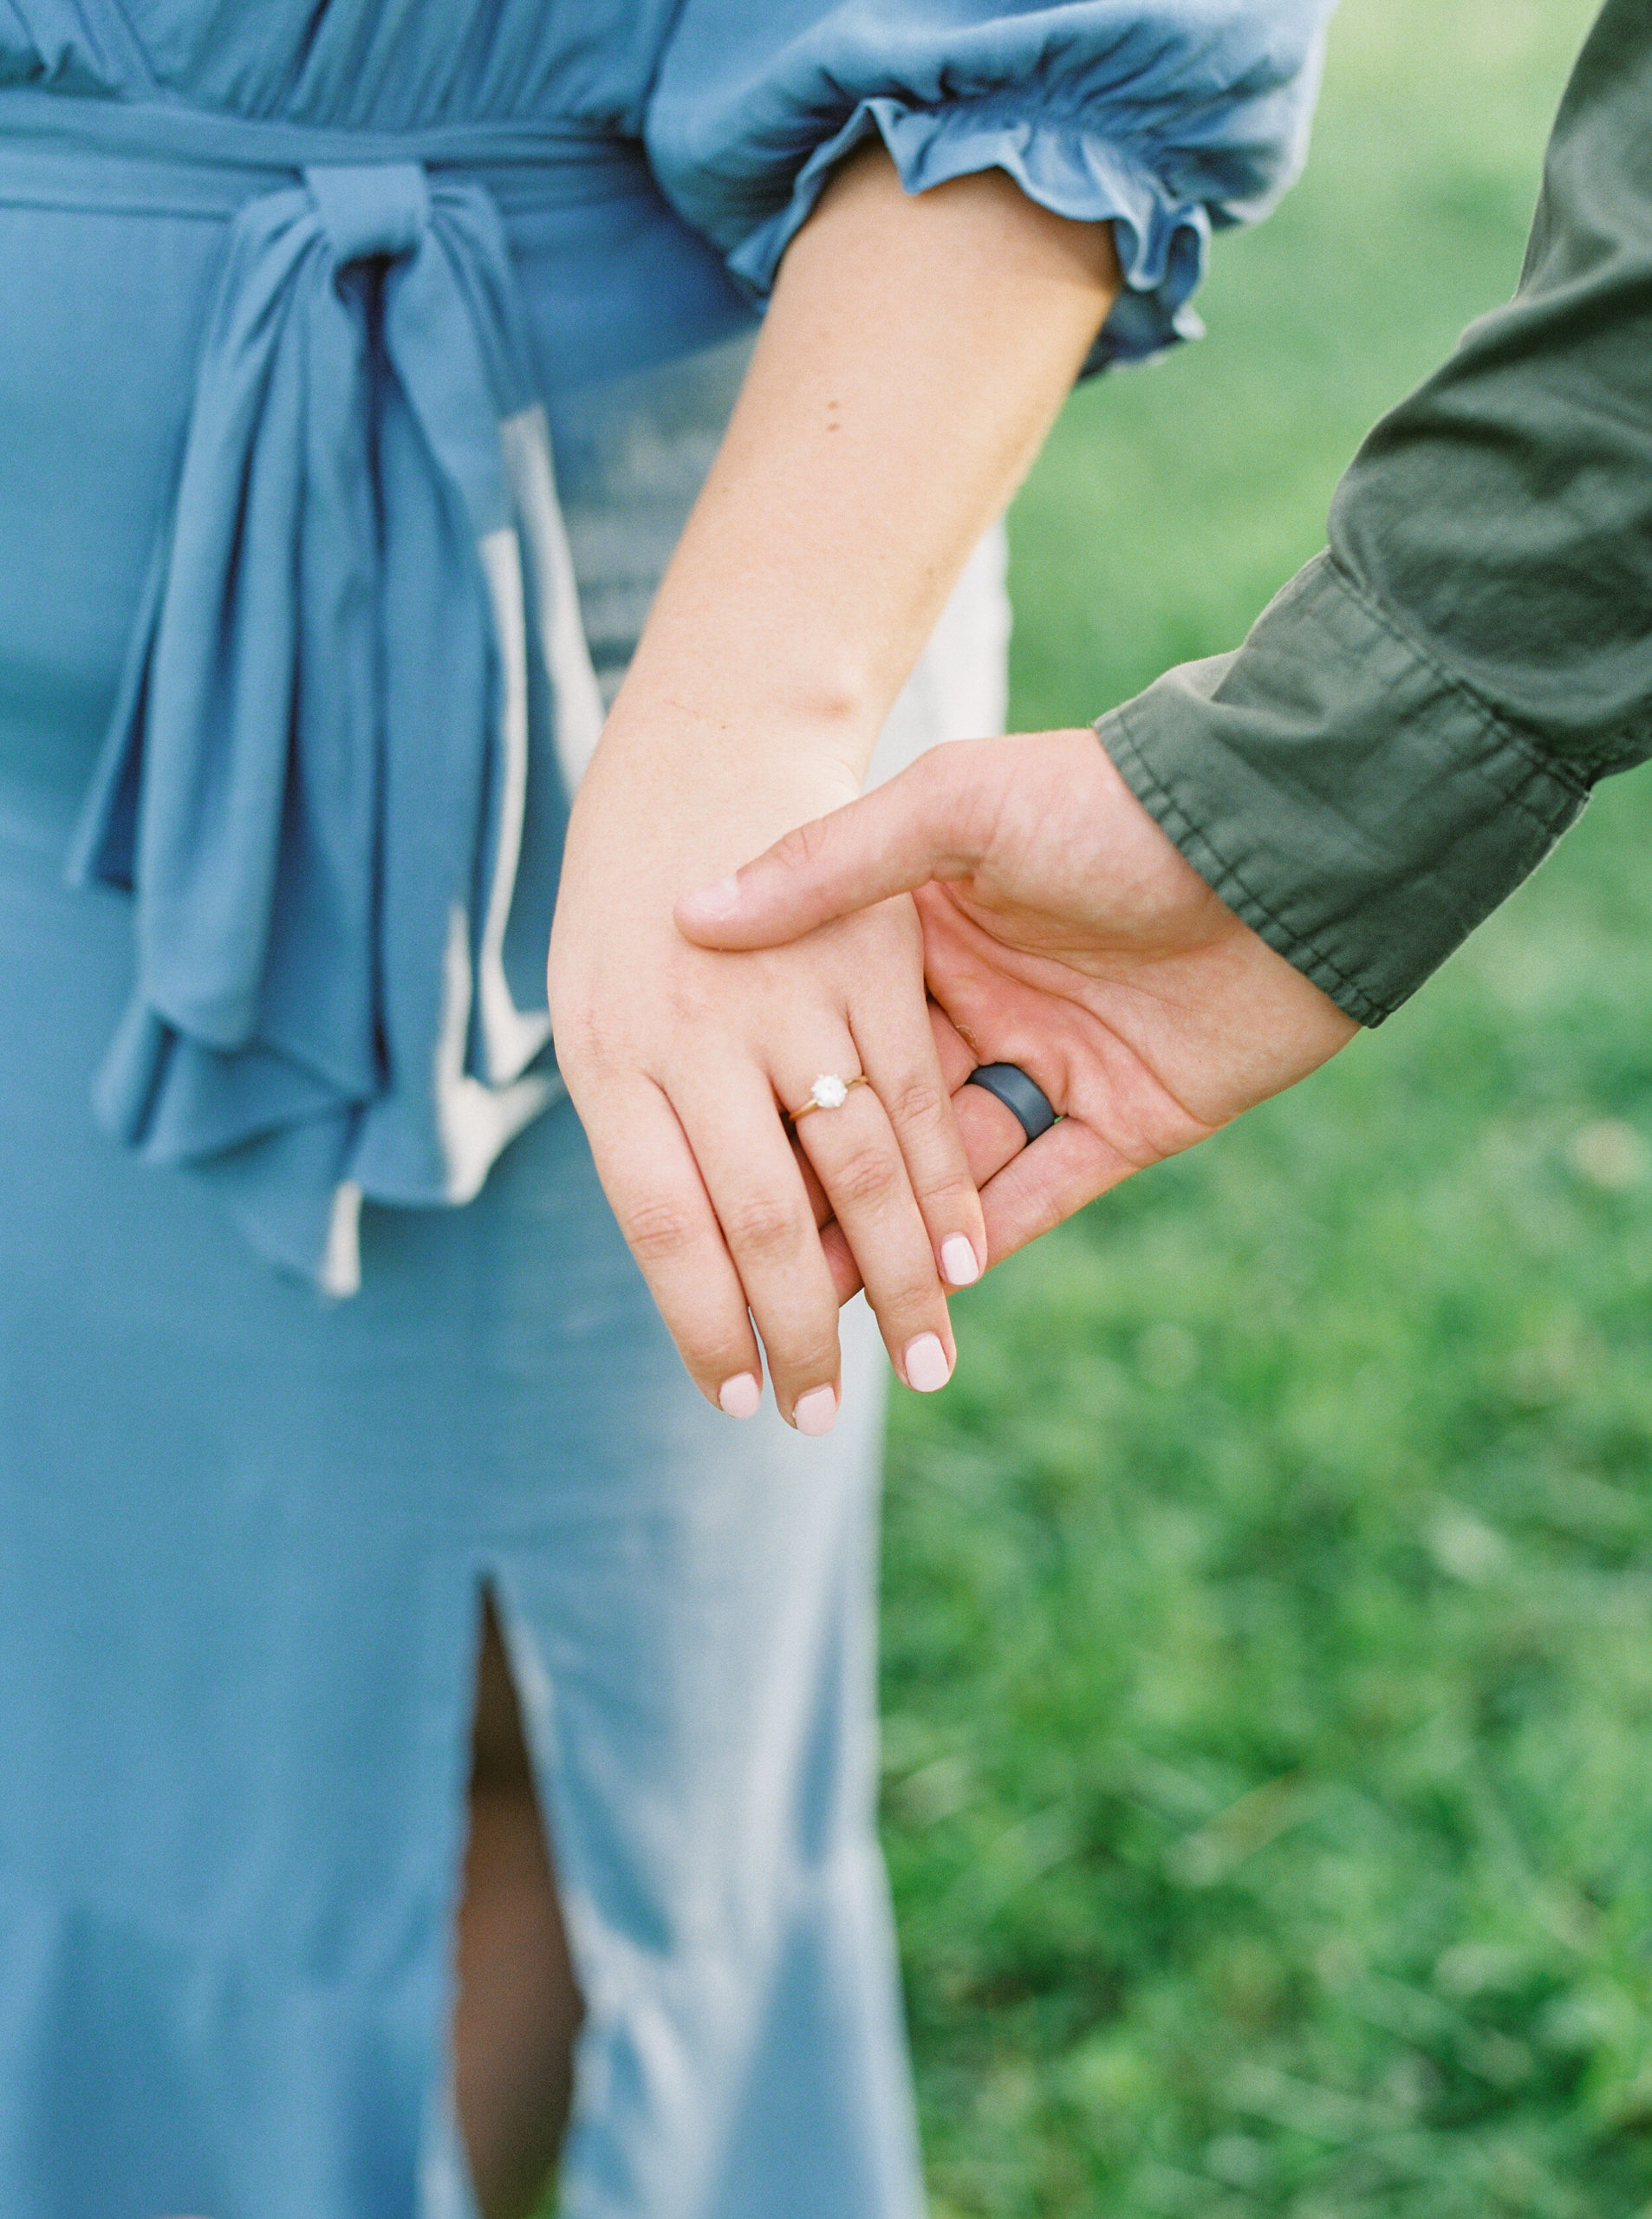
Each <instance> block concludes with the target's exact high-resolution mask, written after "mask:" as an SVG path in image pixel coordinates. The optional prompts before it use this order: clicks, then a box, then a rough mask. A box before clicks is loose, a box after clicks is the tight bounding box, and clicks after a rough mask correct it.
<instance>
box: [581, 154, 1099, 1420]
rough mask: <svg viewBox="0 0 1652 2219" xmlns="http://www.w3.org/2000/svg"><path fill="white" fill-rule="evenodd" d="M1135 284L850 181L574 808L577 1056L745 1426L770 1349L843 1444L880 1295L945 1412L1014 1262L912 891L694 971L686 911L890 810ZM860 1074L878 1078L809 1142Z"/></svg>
mask: <svg viewBox="0 0 1652 2219" xmlns="http://www.w3.org/2000/svg"><path fill="white" fill-rule="evenodd" d="M1118 285H1119V270H1118V263H1117V260H1116V257H1115V254H1114V251H1113V243H1112V237H1111V233H1110V231H1109V229H1108V227H1106V226H1105V225H1089V224H1078V223H1073V222H1070V221H1069V220H1068V219H1067V218H1064V217H1061V216H1057V215H1055V214H1053V213H1052V212H1051V211H1050V210H1048V209H1045V208H1041V207H1037V206H1036V205H1034V204H1033V203H1032V202H1031V200H1028V199H1026V198H1024V196H1023V194H1022V193H1021V192H1020V191H1019V189H1018V186H1017V185H1015V184H1014V183H1013V182H1012V180H1011V179H1010V178H1008V177H1007V176H1005V174H1004V173H1003V172H999V171H985V172H980V173H979V174H977V175H973V176H969V177H961V178H953V179H949V180H948V181H947V182H946V183H945V184H942V185H936V186H934V187H933V188H932V189H931V190H930V191H928V192H923V193H921V194H920V195H918V196H917V197H916V198H909V197H908V196H907V194H906V193H905V192H903V191H902V189H901V181H900V179H899V177H898V176H897V175H896V173H895V170H894V165H893V164H892V163H891V161H890V160H889V158H888V155H887V154H886V153H884V151H883V149H882V146H881V144H878V143H871V144H868V145H866V146H862V147H860V148H858V149H857V150H856V151H855V153H853V154H851V155H849V157H848V158H847V159H845V160H844V161H843V162H842V164H841V165H840V166H839V167H838V169H837V170H836V172H835V173H834V175H833V177H832V179H831V180H830V182H829V185H827V188H826V190H825V192H823V194H822V196H821V199H820V202H819V205H817V207H816V210H815V212H814V214H813V215H812V216H810V218H809V220H808V222H807V223H805V224H804V225H803V227H802V229H801V230H800V231H798V233H797V238H795V239H794V241H793V242H792V244H791V245H790V248H789V249H788V250H787V252H786V256H785V259H784V262H783V263H782V264H781V267H780V272H779V277H778V278H777V283H776V285H775V290H774V296H773V299H772V301H771V304H770V307H769V310H768V313H767V315H766V316H765V317H764V324H763V329H762V331H761V333H760V334H759V335H758V342H757V346H756V348H755V350H754V352H753V355H752V359H751V369H750V371H749V372H748V374H747V376H746V380H745V385H744V387H743V388H742V390H741V394H740V399H739V402H738V406H737V407H736V409H735V411H734V414H733V417H732V420H731V422H730V425H729V428H728V432H727V434H726V436H725V439H724V440H723V444H722V446H721V448H720V449H719V453H718V457H717V460H716V462H715V464H714V465H713V466H712V472H711V474H710V476H709V477H708V478H707V479H706V486H705V489H704V491H702V493H701V495H700V498H699V501H698V502H697V503H696V504H695V507H694V512H693V516H692V517H690V519H689V522H688V526H687V529H686V531H685V532H684V534H683V537H682V540H681V542H680V544H679V546H678V549H677V551H676V553H675V555H674V556H673V558H672V561H671V564H670V567H669V569H667V573H666V576H665V578H664V580H663V582H661V585H660V592H659V594H658V595H657V596H656V598H655V601H654V608H653V611H652V613H651V614H650V615H649V619H648V622H647V628H646V629H645V631H644V633H643V636H642V639H641V642H640V643H639V646H638V648H637V653H636V655H635V657H634V660H633V662H632V665H631V668H630V671H629V673H628V675H627V678H626V681H625V684H624V685H623V687H621V690H620V695H619V699H618V700H616V701H615V705H614V708H613V710H612V712H611V713H610V714H609V717H608V725H607V727H606V728H605V730H604V732H603V736H602V742H601V745H599V747H598V749H597V752H596V755H595V758H594V759H593V762H592V765H591V768H590V770H589V772H588V773H587V776H586V780H585V784H584V785H583V787H582V789H581V791H580V795H579V798H578V801H577V803H576V806H575V809H574V812H573V817H572V820H571V823H570V825H569V840H568V848H567V854H566V860H565V862H564V867H563V885H562V890H561V893H560V894H559V895H558V899H557V912H556V934H555V937H554V940H553V943H552V950H551V999H550V1006H551V1015H552V1019H553V1022H554V1025H555V1027H556V1051H557V1056H558V1059H559V1061H560V1063H561V1064H562V1067H563V1073H564V1075H565V1077H567V1080H568V1083H569V1090H570V1091H571V1093H572V1095H573V1096H574V1101H575V1104H576V1107H577V1109H579V1112H580V1115H581V1116H582V1118H583V1119H584V1121H585V1125H586V1129H587V1131H588V1132H589V1136H590V1138H591V1142H592V1145H593V1147H594V1149H595V1155H596V1162H597V1168H598V1169H599V1171H600V1172H601V1174H602V1181H603V1184H604V1186H605V1187H606V1188H607V1190H608V1198H609V1200H610V1201H612V1202H613V1204H614V1206H615V1209H616V1211H617V1212H618V1214H619V1217H620V1220H621V1224H622V1225H623V1227H624V1228H625V1231H626V1233H627V1236H628V1239H629V1240H630V1242H631V1246H632V1248H633V1250H634V1253H636V1255H637V1258H638V1260H639V1261H640V1262H641V1266H642V1267H643V1270H644V1271H645V1272H646V1273H647V1278H648V1281H649V1284H650V1285H651V1286H652V1287H653V1289H654V1293H655V1295H656V1297H657V1298H658V1299H659V1302H660V1308H661V1310H662V1311H664V1313H665V1316H666V1321H667V1324H668V1325H669V1326H670V1327H671V1330H672V1332H673V1335H674V1336H675V1337H676V1340H677V1344H678V1346H679V1347H680V1349H681V1350H682V1352H683V1355H684V1357H685V1358H686V1362H687V1364H688V1368H689V1370H690V1371H691V1372H692V1373H693V1376H694V1378H695V1379H696V1381H697V1382H698V1383H699V1385H700V1387H701V1389H702V1390H703V1391H704V1392H705V1393H706V1395H707V1396H710V1397H711V1398H712V1400H714V1401H718V1402H721V1404H722V1406H723V1407H724V1409H731V1410H737V1411H739V1410H749V1409H755V1408H756V1405H757V1399H758V1380H759V1378H760V1372H759V1370H758V1345H757V1339H756V1338H755V1337H754V1336H753V1331H752V1327H753V1324H754V1323H755V1325H756V1328H757V1333H758V1335H760V1336H761V1337H762V1340H763V1342H764V1347H765V1349H766V1350H767V1352H768V1357H769V1364H770V1370H771V1374H772V1376H773V1379H774V1383H775V1390H776V1394H777V1399H778V1401H779V1403H780V1408H781V1409H782V1411H783V1413H784V1415H786V1416H787V1417H788V1418H790V1420H791V1421H792V1422H793V1423H794V1424H796V1425H798V1426H799V1427H801V1428H803V1430H804V1431H807V1432H824V1430H825V1429H826V1427H827V1426H828V1425H829V1423H830V1422H831V1420H832V1418H833V1416H834V1415H836V1408H837V1380H838V1367H837V1332H836V1311H837V1303H838V1300H839V1298H841V1297H842V1295H843V1294H846V1293H847V1292H849V1290H850V1288H851V1287H852V1285H853V1284H854V1280H855V1276H856V1275H857V1272H858V1274H859V1275H860V1276H862V1277H863V1278H864V1279H865V1281H866V1285H867V1290H868V1294H869V1296H870V1297H871V1300H872V1304H873V1307H874V1308H875V1311H877V1313H878V1318H879V1320H880V1323H881V1325H882V1328H883V1333H884V1337H885V1339H886V1341H887V1342H888V1347H889V1351H890V1354H891V1356H892V1357H894V1362H895V1368H896V1370H898V1371H899V1372H900V1373H901V1376H902V1377H903V1378H905V1379H906V1380H907V1383H909V1384H910V1385H912V1386H914V1387H920V1386H921V1387H931V1386H937V1387H938V1386H940V1384H941V1383H943V1381H944V1379H945V1378H946V1375H947V1373H948V1372H950V1370H951V1369H952V1361H953V1339H952V1334H951V1331H950V1330H949V1328H948V1326H947V1323H946V1302H945V1298H944V1296H943V1294H942V1292H941V1284H940V1276H939V1273H938V1268H937V1266H938V1262H939V1261H940V1259H941V1258H942V1257H943V1256H944V1257H945V1258H946V1264H947V1266H948V1267H949V1272H950V1277H951V1279H952V1282H953V1284H954V1285H958V1284H961V1283H964V1282H966V1281H967V1280H968V1279H972V1278H973V1277H974V1276H975V1275H976V1272H977V1271H978V1270H979V1266H980V1263H981V1261H982V1260H983V1259H984V1256H985V1246H984V1236H983V1228H982V1221H981V1218H980V1214H979V1203H978V1200H977V1197H976V1194H975V1192H974V1188H973V1187H972V1183H971V1182H970V1180H969V1178H968V1174H967V1168H966V1163H965V1159H964V1154H963V1148H962V1143H961V1141H960V1140H959V1136H958V1135H957V1133H956V1131H955V1129H954V1126H953V1111H952V1109H951V1108H950V1107H949V1105H948V1101H947V1095H946V1084H945V1083H944V1080H943V1077H942V1074H941V1071H940V1065H939V1062H938V1060H937V1056H936V1050H935V1044H934V1041H933V1036H932V1034H931V1031H930V1027H929V1021H928V1018H927V1014H926V1012H925V1005H924V998H923V986H922V967H921V949H920V933H919V928H918V924H917V921H916V916H915V914H914V909H913V906H912V903H911V901H910V899H909V898H908V897H907V896H906V895H900V896H899V897H898V898H895V899H892V900H891V901H889V902H888V903H887V904H885V905H882V906H881V907H879V908H873V909H872V910H871V911H870V912H869V913H868V914H866V915H864V916H860V917H856V918H853V919H849V918H846V919H844V920H843V921H842V922H841V923H839V924H837V925H836V926H834V927H832V928H831V929H830V930H829V931H826V932H823V933H820V934H816V935H814V936H813V937H812V938H811V939H810V942H809V944H808V945H807V946H806V947H797V948H790V949H785V950H779V951H777V952H776V953H774V954H773V955H771V956H764V957H762V958H760V959H754V958H752V957H751V956H727V955H718V954H714V953H711V952H710V951H708V950H706V949H704V948H695V947H691V946H690V945H689V944H688V943H687V942H686V941H685V940H682V939H681V938H680V935H679V934H678V933H677V931H676V928H675V926H674V925H673V921H672V905H673V902H674V901H675V900H676V898H677V896H678V895H680V894H683V893H686V891H687V890H688V889H689V888H691V887H693V886H696V885H700V884H703V883H704V882H706V880H707V879H709V878H714V877H715V876H716V875H718V874H719V872H721V871H726V870H729V869H732V867H733V865H734V864H735V863H737V862H738V861H739V860H740V858H741V857H742V856H749V855H751V854H752V853H754V852H755V851H756V850H757V849H759V848H762V847H764V846H765V845H766V844H767V843H769V842H771V841H772V840H775V839H777V838H778V837H779V836H781V835H782V834H783V833H784V832H786V831H787V830H790V828H791V827H792V826H793V825H796V824H800V823H803V822H804V821H805V820H806V819H807V818H810V817H816V816H818V815H819V814H820V812H821V811H822V810H830V809H834V808H836V807H837V806H838V804H840V803H842V802H844V801H846V800H848V799H849V797H851V796H852V795H853V794H854V793H855V792H856V791H858V790H859V785H860V781H861V778H862V776H863V774H864V772H865V769H866V765H867V762H868V758H870V755H871V752H872V745H873V742H874V740H875V738H876V735H877V732H878V730H879V728H880V726H881V725H882V722H883V720H884V718H885V717H886V716H887V715H888V710H889V706H890V704H891V703H892V702H893V700H894V698H895V696H896V694H897V693H899V692H900V690H901V686H902V684H903V683H904V681H905V680H906V677H907V673H908V672H909V671H910V670H911V668H912V667H913V664H914V661H915V660H916V659H917V656H918V654H919V652H920V649H921V647H922V646H923V643H924V641H925V640H926V639H927V637H928V635H929V633H930V631H931V629H932V628H933V625H934V622H935V620H936V618H937V617H938V616H939V615H940V610H941V608H942V605H943V604H944V602H946V596H947V595H948V594H949V593H950V592H951V590H952V588H953V582H954V581H955V580H956V578H957V576H958V575H959V571H960V570H961V569H962V568H963V565H964V563H965V562H966V559H967V557H968V556H969V553H970V550H971V549H972V548H973V547H974V546H975V544H976V543H977V542H978V541H979V538H980V536H981V534H982V532H983V531H984V530H985V529H986V527H987V525H988V524H990V523H991V522H992V519H993V518H994V517H997V516H998V515H999V514H1001V513H1002V511H1003V510H1004V508H1005V505H1006V504H1007V503H1008V501H1009V499H1010V497H1011V494H1012V493H1013V491H1014V490H1015V487H1016V485H1017V484H1018V481H1019V479H1020V477H1021V475H1022V472H1024V470H1025V468H1026V466H1027V465H1028V464H1029V463H1030V462H1031V459H1032V457H1033V455H1034V453H1035V452H1037V446H1038V442H1039V440H1040V439H1041V438H1042V437H1043V435H1044V430H1045V428H1046V426H1048V424H1049V422H1050V419H1051V417H1052V416H1053V415H1054V414H1055V412H1056V410H1057V407H1059V405H1060V402H1061V400H1062V396H1063V394H1065V392H1066V391H1067V389H1068V387H1069V386H1070V384H1071V381H1072V380H1073V377H1074V376H1075V375H1076V372H1077V370H1078V368H1079V366H1080V364H1081V363H1082V362H1083V360H1084V358H1085V355H1086V354H1087V353H1088V351H1089V346H1090V342H1091V341H1092V340H1093V339H1094V337H1095V335H1096V329H1097V328H1098V326H1099V325H1100V323H1101V322H1102V318H1103V316H1105V315H1106V313H1107V310H1108V308H1109V304H1110V303H1111V302H1112V301H1113V299H1114V297H1115V295H1116V292H1117V290H1118ZM830 1072H836V1074H837V1075H838V1076H839V1077H842V1078H844V1079H849V1078H852V1077H856V1076H857V1075H860V1074H862V1073H864V1074H865V1076H866V1077H868V1080H869V1082H870V1083H869V1084H868V1085H867V1086H863V1087H857V1088H856V1089H855V1091H854V1092H853V1093H851V1094H850V1095H849V1096H848V1098H847V1100H846V1101H845V1102H844V1103H842V1106H841V1107H840V1108H837V1109H819V1110H815V1111H812V1112H811V1113H810V1115H808V1116H805V1117H803V1118H802V1119H801V1120H800V1121H799V1122H798V1123H797V1125H796V1126H795V1128H788V1126H787V1124H786V1123H785V1122H784V1118H783V1116H782V1111H783V1110H784V1109H797V1108H799V1107H800V1106H801V1105H802V1104H803V1103H804V1102H805V1101H806V1100H807V1098H808V1096H809V1091H810V1088H811V1086H812V1085H813V1084H814V1082H815V1080H816V1078H818V1077H822V1076H823V1075H824V1074H826V1073H830ZM827 1216H830V1217H832V1218H834V1219H835V1220H836V1222H835V1223H834V1224H833V1225H832V1226H831V1227H829V1231H828V1233H827V1234H826V1237H825V1241H824V1244H823V1240H822V1237H821V1235H820V1234H819V1233H817V1231H816V1224H817V1223H818V1221H819V1220H821V1219H822V1218H823V1217H827ZM845 1244H847V1245H845ZM851 1252H852V1253H851ZM748 1310H749V1311H750V1316H748V1314H747V1312H748Z"/></svg>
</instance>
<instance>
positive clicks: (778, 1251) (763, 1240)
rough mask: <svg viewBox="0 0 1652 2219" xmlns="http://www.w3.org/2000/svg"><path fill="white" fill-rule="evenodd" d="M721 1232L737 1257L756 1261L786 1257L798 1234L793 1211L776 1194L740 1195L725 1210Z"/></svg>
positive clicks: (799, 1229)
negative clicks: (745, 1257)
mask: <svg viewBox="0 0 1652 2219" xmlns="http://www.w3.org/2000/svg"><path fill="white" fill-rule="evenodd" d="M723 1230H724V1231H725V1233H726V1234H727V1235H728V1240H729V1246H731V1247H732V1249H734V1251H735V1252H736V1253H737V1254H739V1255H745V1256H751V1257H755V1258H756V1259H758V1261H759V1262H764V1261H769V1260H771V1259H779V1258H784V1257H785V1256H788V1255H790V1253H792V1251H793V1250H794V1249H795V1248H796V1247H797V1242H798V1240H799V1238H800V1235H801V1228H800V1226H799V1223H798V1214H797V1211H796V1210H794V1209H793V1208H792V1207H790V1204H789V1203H787V1202H786V1201H784V1199H783V1198H782V1197H781V1196H780V1195H778V1194H748V1195H745V1196H744V1197H743V1198H742V1199H741V1200H740V1201H738V1202H737V1203H735V1204H734V1205H733V1207H732V1208H731V1209H730V1210H729V1212H728V1214H727V1216H726V1217H725V1220H724V1224H723Z"/></svg>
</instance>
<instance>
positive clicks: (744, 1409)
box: [717, 1371, 763, 1418]
mask: <svg viewBox="0 0 1652 2219" xmlns="http://www.w3.org/2000/svg"><path fill="white" fill-rule="evenodd" d="M717 1399H718V1401H719V1403H720V1404H721V1405H722V1407H723V1409H725V1410H726V1411H727V1412H728V1414H729V1415H730V1416H731V1417H732V1418H754V1417H756V1415H757V1414H758V1403H759V1402H762V1400H763V1385H762V1382H761V1381H760V1380H758V1379H755V1378H754V1377H753V1376H752V1375H751V1373H750V1372H749V1371H737V1372H736V1373H735V1375H734V1376H733V1378H732V1379H725V1381H724V1382H723V1383H722V1385H721V1386H720V1387H719V1389H718V1390H717Z"/></svg>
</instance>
